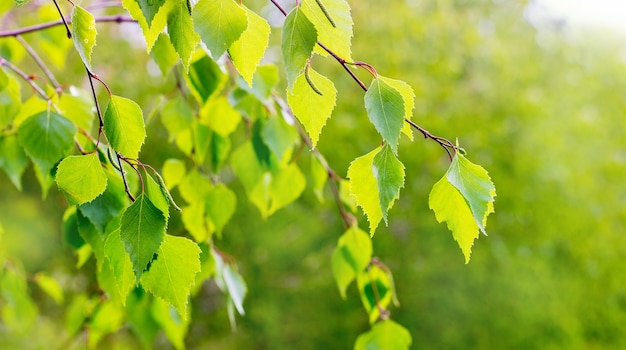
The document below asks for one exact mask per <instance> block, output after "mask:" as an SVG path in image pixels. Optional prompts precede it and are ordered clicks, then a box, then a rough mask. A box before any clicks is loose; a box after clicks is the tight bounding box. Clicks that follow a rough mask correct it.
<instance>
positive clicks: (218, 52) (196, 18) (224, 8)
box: [192, 0, 248, 59]
mask: <svg viewBox="0 0 626 350" xmlns="http://www.w3.org/2000/svg"><path fill="white" fill-rule="evenodd" d="M192 17H193V22H194V25H195V28H196V31H197V32H198V34H200V37H201V38H202V42H203V43H204V44H205V45H206V46H207V47H208V48H209V50H210V51H211V56H213V58H214V59H218V58H219V57H220V56H222V55H223V54H224V52H225V51H226V49H228V48H229V47H230V46H231V45H232V44H233V43H234V42H235V41H236V40H237V39H239V37H240V36H241V34H242V33H243V32H244V31H245V30H246V28H247V27H248V16H247V14H246V10H244V8H243V7H242V6H239V5H238V4H237V3H236V2H235V1H233V0H199V1H198V3H197V4H196V6H195V7H194V9H193V15H192Z"/></svg>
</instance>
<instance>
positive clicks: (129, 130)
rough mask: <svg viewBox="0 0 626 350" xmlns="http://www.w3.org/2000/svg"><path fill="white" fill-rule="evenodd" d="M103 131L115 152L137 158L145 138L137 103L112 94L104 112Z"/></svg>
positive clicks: (141, 116) (144, 129) (141, 114)
mask: <svg viewBox="0 0 626 350" xmlns="http://www.w3.org/2000/svg"><path fill="white" fill-rule="evenodd" d="M104 132H105V134H106V136H107V139H108V140H109V143H110V144H111V146H112V147H113V149H115V151H116V152H119V153H121V154H123V155H124V156H125V157H128V158H134V159H136V158H138V157H139V150H141V145H143V142H144V140H145V138H146V128H145V125H144V121H143V112H142V111H141V108H140V107H139V105H138V104H137V103H135V101H133V100H129V99H127V98H124V97H120V96H115V95H112V96H111V100H110V101H109V105H108V106H107V109H106V112H104Z"/></svg>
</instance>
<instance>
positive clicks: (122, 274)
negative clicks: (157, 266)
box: [104, 229, 136, 305]
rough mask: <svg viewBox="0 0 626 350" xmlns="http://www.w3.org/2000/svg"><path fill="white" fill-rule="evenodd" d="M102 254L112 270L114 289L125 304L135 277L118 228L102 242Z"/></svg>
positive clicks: (133, 285) (133, 286) (134, 282)
mask: <svg viewBox="0 0 626 350" xmlns="http://www.w3.org/2000/svg"><path fill="white" fill-rule="evenodd" d="M104 256H105V258H106V259H107V261H108V263H109V265H110V267H111V270H112V271H113V277H114V279H115V290H116V291H117V293H118V295H119V297H120V300H121V301H122V305H125V304H126V299H127V297H128V294H129V293H130V292H131V291H132V290H133V288H135V285H136V279H135V276H134V274H133V264H132V262H131V261H130V258H129V256H128V254H126V250H125V248H124V243H123V242H122V239H121V236H120V230H119V229H117V230H115V231H113V232H111V233H110V234H109V236H108V237H107V239H106V242H104Z"/></svg>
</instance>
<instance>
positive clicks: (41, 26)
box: [0, 15, 137, 38]
mask: <svg viewBox="0 0 626 350" xmlns="http://www.w3.org/2000/svg"><path fill="white" fill-rule="evenodd" d="M95 21H96V23H101V22H102V23H105V22H115V23H136V22H137V21H135V20H134V19H132V18H130V17H127V16H120V15H117V16H102V17H96V18H95ZM71 23H72V22H65V19H63V20H58V21H53V22H47V23H41V24H37V25H34V26H30V27H24V28H19V29H13V30H5V31H1V32H0V38H6V37H12V36H16V35H21V34H27V33H32V32H38V31H40V30H44V29H48V28H52V27H56V26H60V25H63V24H68V25H69V24H71ZM70 37H71V36H70Z"/></svg>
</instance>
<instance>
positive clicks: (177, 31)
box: [167, 1, 200, 71]
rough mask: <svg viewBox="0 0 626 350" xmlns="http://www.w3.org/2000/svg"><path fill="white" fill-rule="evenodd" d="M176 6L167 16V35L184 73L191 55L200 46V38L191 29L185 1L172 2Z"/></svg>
mask: <svg viewBox="0 0 626 350" xmlns="http://www.w3.org/2000/svg"><path fill="white" fill-rule="evenodd" d="M174 3H175V4H176V5H174V7H173V8H172V10H171V11H170V13H169V15H168V16H167V33H168V34H169V35H170V42H171V43H172V46H174V49H175V50H176V52H177V53H178V56H179V57H180V59H181V61H182V62H183V67H185V71H187V70H189V61H190V60H191V55H192V54H193V52H194V51H195V50H196V47H197V46H198V44H200V36H199V35H198V33H196V31H195V30H194V28H193V25H194V23H193V21H192V20H191V15H190V14H189V8H187V2H186V1H174ZM194 13H195V12H194Z"/></svg>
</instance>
